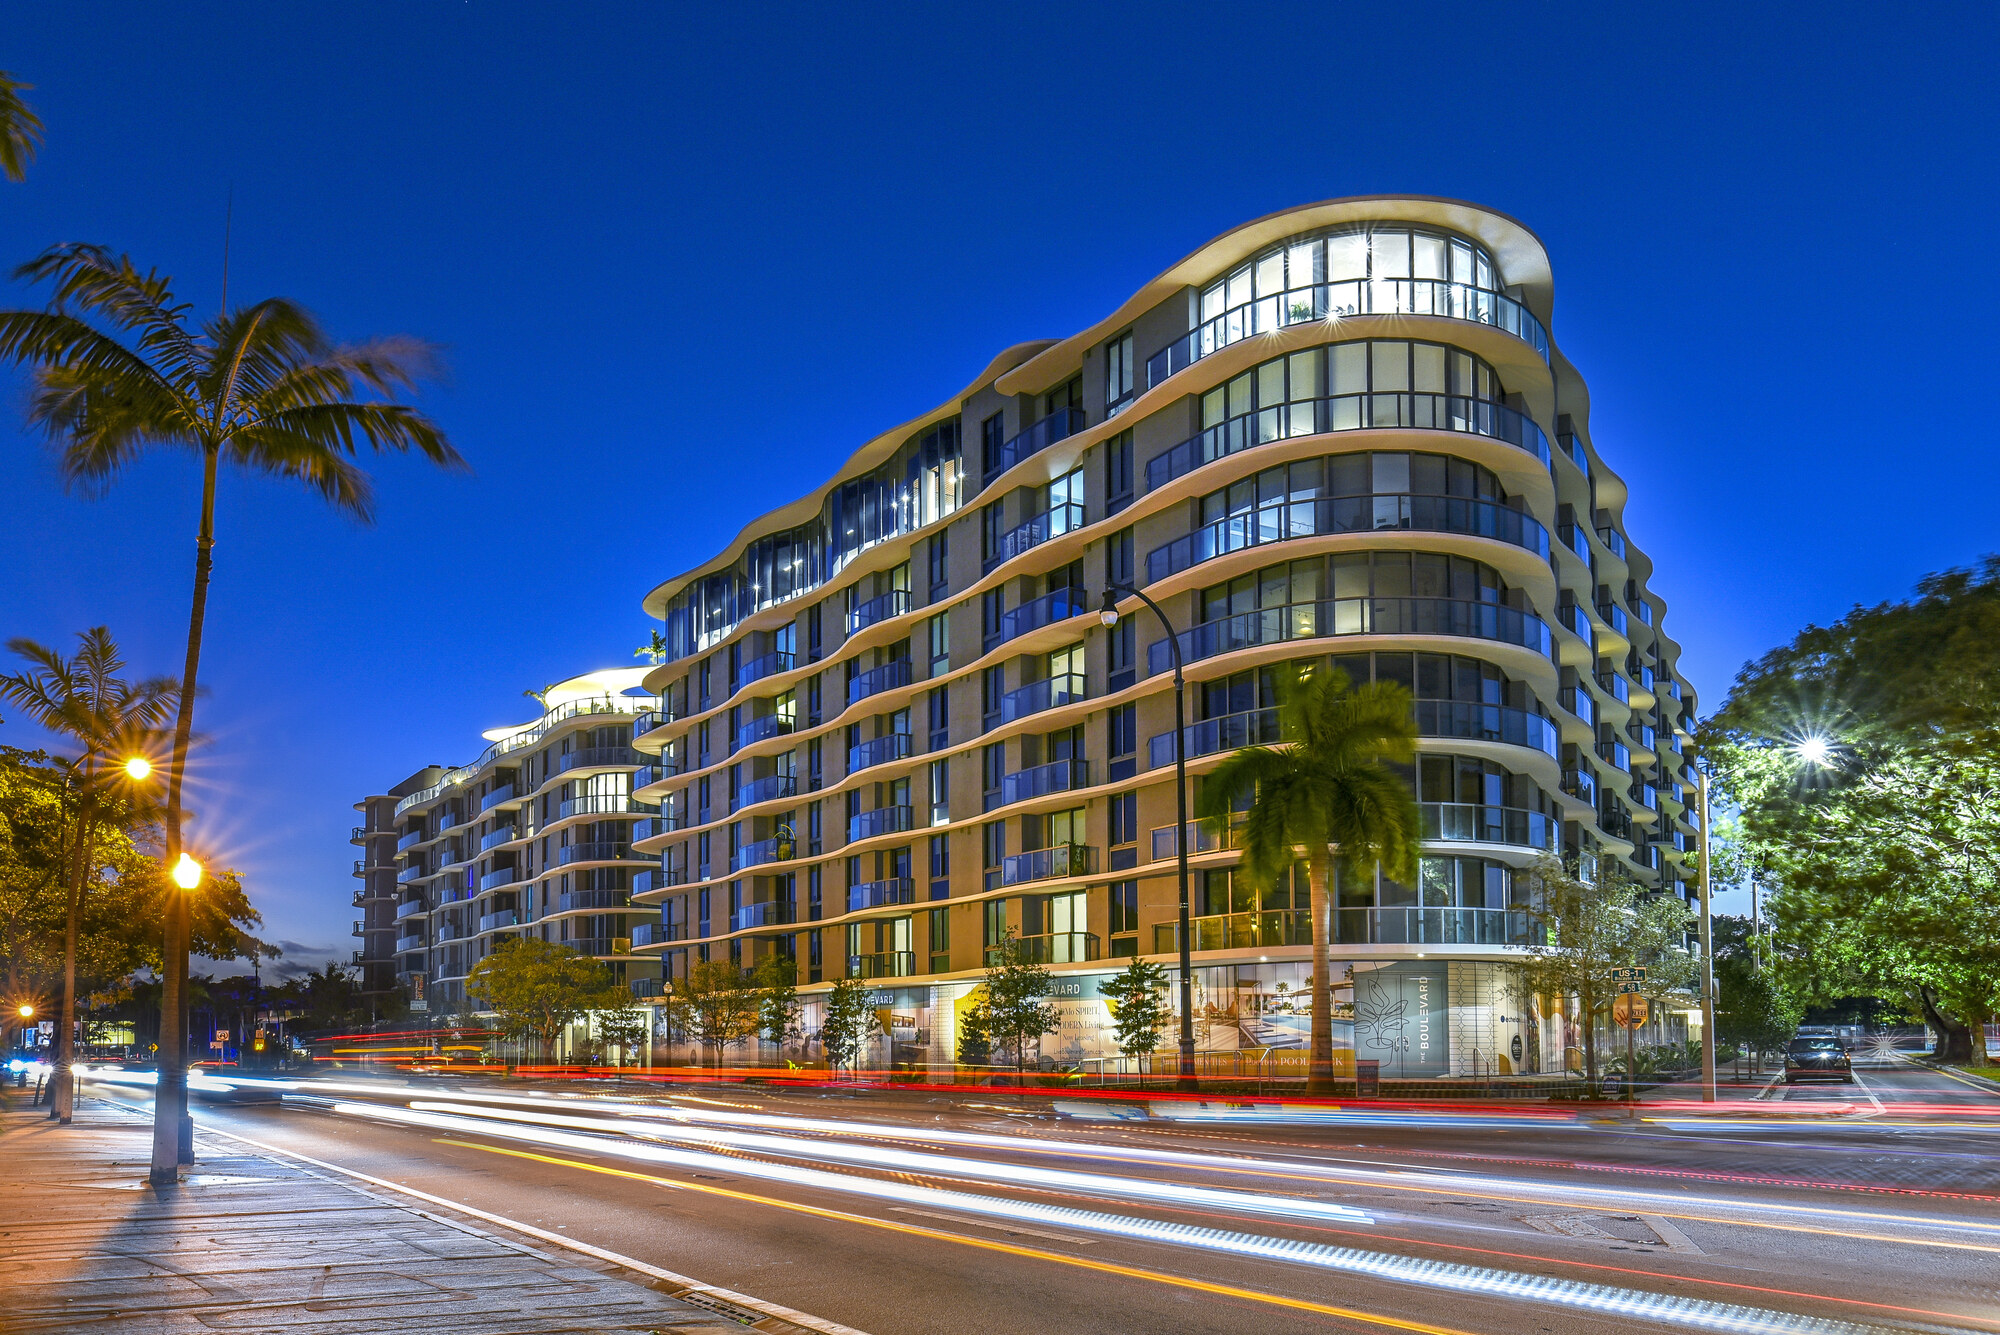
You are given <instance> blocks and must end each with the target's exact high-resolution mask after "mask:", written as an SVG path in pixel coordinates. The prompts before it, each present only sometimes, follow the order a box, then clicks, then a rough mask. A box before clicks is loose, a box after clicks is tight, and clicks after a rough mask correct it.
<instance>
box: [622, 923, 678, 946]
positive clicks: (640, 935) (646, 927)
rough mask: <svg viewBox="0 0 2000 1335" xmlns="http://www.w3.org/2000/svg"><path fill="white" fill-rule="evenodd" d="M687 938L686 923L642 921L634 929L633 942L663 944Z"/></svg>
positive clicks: (638, 944)
mask: <svg viewBox="0 0 2000 1335" xmlns="http://www.w3.org/2000/svg"><path fill="white" fill-rule="evenodd" d="M687 939H688V934H687V924H686V923H678V922H675V923H665V922H642V923H640V924H639V925H638V926H636V927H634V928H633V929H632V944H633V945H635V946H663V945H666V944H667V943H668V942H670V941H685V940H687Z"/></svg>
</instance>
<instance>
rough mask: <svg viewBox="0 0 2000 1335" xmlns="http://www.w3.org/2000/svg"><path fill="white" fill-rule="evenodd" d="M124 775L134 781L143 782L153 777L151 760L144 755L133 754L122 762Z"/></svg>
mask: <svg viewBox="0 0 2000 1335" xmlns="http://www.w3.org/2000/svg"><path fill="white" fill-rule="evenodd" d="M124 770H125V777H126V778H128V779H130V780H131V781H132V782H134V783H144V782H145V781H146V780H147V779H150V778H151V777H153V762H152V761H150V760H148V759H146V757H144V756H133V757H132V758H131V759H129V760H127V761H126V762H125V764H124Z"/></svg>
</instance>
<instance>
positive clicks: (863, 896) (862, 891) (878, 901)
mask: <svg viewBox="0 0 2000 1335" xmlns="http://www.w3.org/2000/svg"><path fill="white" fill-rule="evenodd" d="M916 899H917V883H916V882H915V881H914V880H912V879H911V878H909V877H907V876H892V877H890V878H889V879H888V880H885V881H863V882H862V883H860V884H859V885H850V886H848V887H847V911H848V912H849V913H859V912H861V911H862V910H863V909H879V908H885V907H887V906H889V905H891V904H914V903H915V902H916Z"/></svg>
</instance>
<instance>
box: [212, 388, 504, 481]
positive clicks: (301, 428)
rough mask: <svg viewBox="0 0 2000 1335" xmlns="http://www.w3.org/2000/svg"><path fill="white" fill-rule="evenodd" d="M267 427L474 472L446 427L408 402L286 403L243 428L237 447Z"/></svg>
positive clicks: (327, 444)
mask: <svg viewBox="0 0 2000 1335" xmlns="http://www.w3.org/2000/svg"><path fill="white" fill-rule="evenodd" d="M266 432H271V433H278V434H284V435H293V436H297V437H299V438H300V439H301V440H309V441H312V442H313V443H315V444H316V445H318V446H319V447H320V448H322V449H327V450H339V451H340V452H342V453H345V454H354V453H356V452H357V447H358V446H359V445H360V444H364V443H365V444H366V445H367V446H368V447H369V448H370V449H372V450H374V451H375V452H376V453H377V454H383V453H388V452H390V451H394V452H396V453H398V454H407V453H409V452H410V451H412V450H415V451H416V452H417V453H419V454H422V455H423V456H424V457H425V458H427V459H429V460H430V461H431V462H432V463H434V464H437V465H438V466H439V467H441V468H446V469H450V470H452V471H453V472H465V471H470V465H468V464H467V463H466V462H465V458H464V456H463V455H461V454H459V452H458V451H457V450H456V449H454V448H452V444H451V442H450V441H449V440H447V439H446V438H445V434H444V429H443V428H442V427H440V426H438V424H437V423H435V422H433V421H431V420H430V418H428V417H426V416H424V415H423V414H422V413H420V412H418V411H417V410H416V409H415V408H413V407H411V406H410V405H408V404H405V403H317V404H310V405H305V406H301V407H297V408H286V409H284V410H283V411H281V412H276V413H273V414H271V415H270V416H269V417H263V418H259V419H257V421H256V423H255V424H253V425H252V426H250V427H248V428H246V429H244V430H243V431H241V432H239V433H238V437H237V438H238V439H240V440H243V441H244V442H246V443H245V444H244V445H241V446H239V445H235V444H234V443H232V446H231V449H232V452H234V451H238V450H246V449H248V448H249V444H248V442H251V441H256V440H262V439H264V438H265V436H264V434H263V433H266Z"/></svg>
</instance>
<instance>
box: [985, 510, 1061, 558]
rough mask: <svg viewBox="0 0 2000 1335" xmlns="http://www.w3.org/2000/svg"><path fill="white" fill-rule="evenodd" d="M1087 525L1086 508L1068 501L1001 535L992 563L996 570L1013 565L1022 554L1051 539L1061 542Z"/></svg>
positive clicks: (995, 546)
mask: <svg viewBox="0 0 2000 1335" xmlns="http://www.w3.org/2000/svg"><path fill="white" fill-rule="evenodd" d="M1083 524H1084V509H1083V505H1082V504H1081V503H1080V502H1077V501H1067V502H1065V503H1063V504H1061V505H1054V506H1050V507H1049V508H1048V509H1047V510H1044V511H1043V512H1042V513H1040V514H1038V515H1036V516H1035V517H1034V518H1032V519H1028V520H1025V521H1023V522H1021V523H1019V524H1016V525H1015V526H1014V527H1013V528H1010V529H1008V530H1007V531H1006V532H1005V533H1002V534H1001V535H1000V541H999V542H998V543H996V544H995V545H994V550H993V556H992V558H991V562H992V564H993V565H995V566H997V565H999V564H1001V563H1002V562H1004V561H1011V560H1013V559H1014V558H1015V557H1017V556H1019V555H1021V554H1022V553H1023V552H1031V551H1033V550H1034V549H1035V548H1037V547H1039V546H1041V545H1042V544H1043V543H1045V542H1047V541H1048V540H1049V539H1050V538H1059V537H1061V536H1062V535H1063V534H1065V533H1068V532H1070V531H1071V530H1073V529H1079V528H1082V527H1083Z"/></svg>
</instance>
